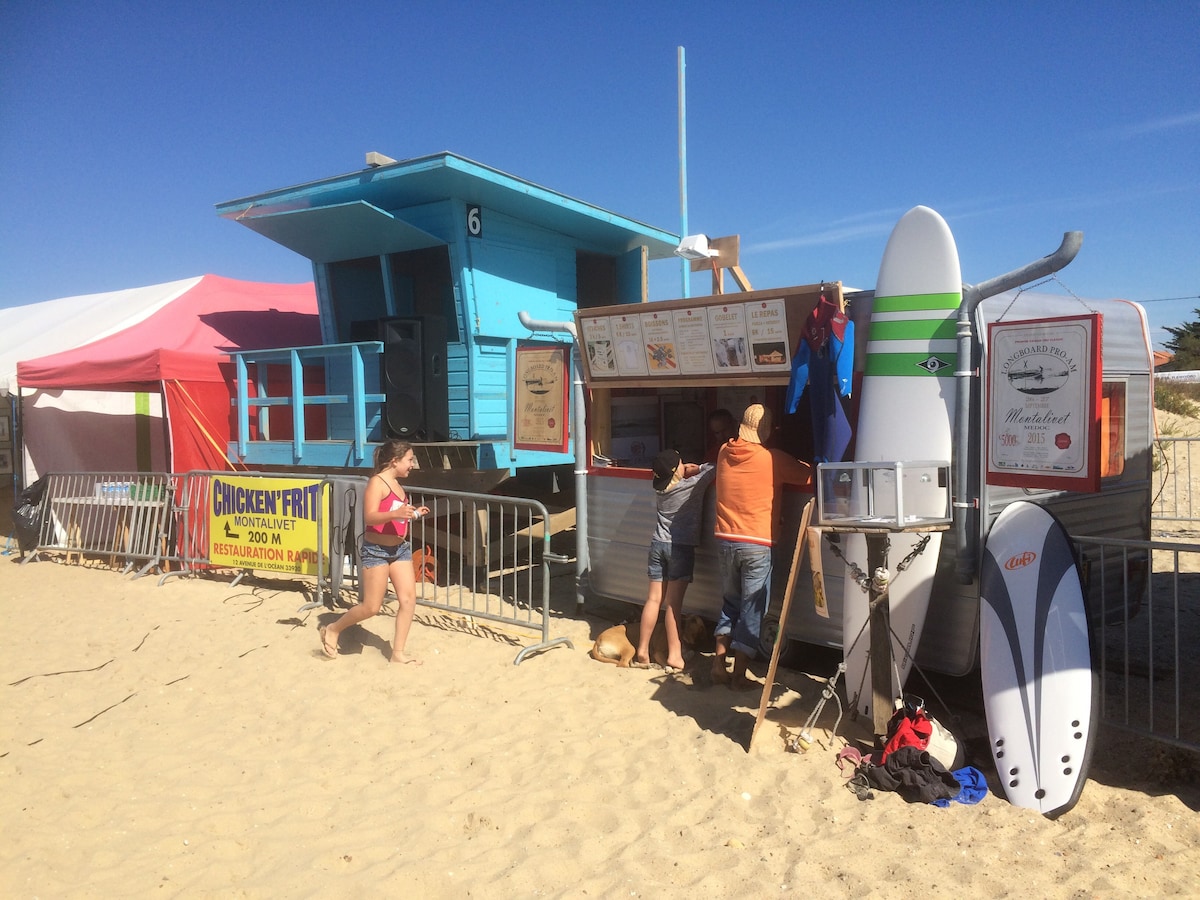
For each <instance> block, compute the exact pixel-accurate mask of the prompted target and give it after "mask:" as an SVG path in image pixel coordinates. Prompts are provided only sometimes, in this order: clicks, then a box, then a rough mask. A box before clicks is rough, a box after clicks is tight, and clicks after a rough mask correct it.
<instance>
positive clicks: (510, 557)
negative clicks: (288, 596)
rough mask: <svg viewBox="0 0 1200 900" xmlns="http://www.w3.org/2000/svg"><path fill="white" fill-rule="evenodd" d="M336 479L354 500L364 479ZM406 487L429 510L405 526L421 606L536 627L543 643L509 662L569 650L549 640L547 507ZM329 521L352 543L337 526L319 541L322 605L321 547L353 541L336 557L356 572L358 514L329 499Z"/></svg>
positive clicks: (319, 599)
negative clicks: (348, 514) (344, 555)
mask: <svg viewBox="0 0 1200 900" xmlns="http://www.w3.org/2000/svg"><path fill="white" fill-rule="evenodd" d="M335 483H336V485H337V487H338V489H339V490H340V491H341V492H342V493H343V495H345V491H346V486H347V484H355V485H356V486H357V487H358V488H359V490H358V491H357V498H356V501H355V502H357V503H361V497H362V491H363V490H365V488H366V483H367V479H366V478H361V479H346V478H340V479H337V480H336V482H335V481H334V480H333V479H329V480H327V482H326V484H327V485H329V487H330V489H331V492H332V490H333V489H334V485H335ZM405 490H406V492H407V493H408V496H409V502H411V503H412V504H413V505H414V506H427V507H429V515H427V516H425V517H423V518H422V519H420V520H418V521H415V522H413V523H412V524H411V525H410V530H409V537H410V539H411V541H412V545H413V559H414V566H415V568H416V575H417V602H418V603H419V604H421V605H423V606H428V607H432V608H434V609H440V610H444V611H446V612H451V613H458V614H460V615H463V616H466V617H468V618H470V619H485V620H488V621H492V622H502V623H505V624H508V625H516V626H518V627H521V628H532V629H537V630H540V631H541V640H540V641H539V642H538V643H536V644H533V645H531V646H529V647H525V648H524V649H522V650H521V651H520V652H519V653H518V654H517V657H516V659H515V660H514V661H513V665H519V664H520V663H521V662H522V661H523V660H524V659H525V658H526V657H528V656H529V655H530V654H532V653H537V652H540V651H542V650H547V649H549V648H551V647H555V646H558V645H560V644H561V645H565V646H567V647H572V644H571V641H570V640H569V639H568V638H565V637H559V638H551V637H550V566H549V563H550V562H551V561H552V560H553V558H554V557H553V554H551V553H550V527H549V525H550V514H549V513H548V512H547V511H546V508H545V506H543V505H542V504H541V503H539V502H537V501H536V500H526V499H522V498H519V497H501V496H496V495H492V494H472V493H466V492H461V491H450V490H441V489H434V488H417V487H406V488H405ZM331 520H332V523H331V525H332V527H333V528H334V529H339V528H345V527H348V528H349V529H350V530H349V532H348V533H349V534H350V535H351V536H352V537H353V542H352V544H345V543H343V542H342V539H341V538H340V537H339V535H338V533H337V532H336V531H335V533H334V534H333V538H334V539H333V540H332V541H322V542H321V548H320V550H321V559H320V561H319V562H318V579H317V599H316V603H314V604H312V606H317V605H323V604H324V586H325V584H326V579H325V578H324V577H323V576H324V574H325V573H326V572H328V571H329V566H328V560H327V559H326V558H325V550H326V547H327V546H330V545H332V546H336V547H338V548H339V549H341V548H342V547H343V546H345V547H347V548H349V547H350V546H352V547H353V549H354V557H353V559H352V560H343V561H342V562H343V566H345V567H347V568H349V569H352V570H354V571H357V566H358V560H359V556H358V554H359V553H360V551H361V547H362V520H361V516H357V515H355V516H354V520H353V521H350V522H346V521H345V517H344V515H343V516H341V517H339V513H338V504H336V503H335V505H334V511H333V512H332V514H331ZM347 563H348V564H349V565H348V566H347Z"/></svg>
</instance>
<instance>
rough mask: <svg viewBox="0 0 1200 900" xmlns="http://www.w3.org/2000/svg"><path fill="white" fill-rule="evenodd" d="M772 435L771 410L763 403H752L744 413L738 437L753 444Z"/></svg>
mask: <svg viewBox="0 0 1200 900" xmlns="http://www.w3.org/2000/svg"><path fill="white" fill-rule="evenodd" d="M770 436H771V411H770V410H768V409H767V408H766V407H764V406H763V405H762V404H761V403H751V404H750V405H749V406H747V407H746V411H745V412H744V413H742V425H741V427H740V428H738V437H740V438H741V439H742V440H743V441H750V443H752V444H761V443H763V442H765V441H766V439H767V438H769V437H770Z"/></svg>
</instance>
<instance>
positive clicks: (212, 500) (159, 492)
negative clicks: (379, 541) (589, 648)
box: [23, 472, 571, 664]
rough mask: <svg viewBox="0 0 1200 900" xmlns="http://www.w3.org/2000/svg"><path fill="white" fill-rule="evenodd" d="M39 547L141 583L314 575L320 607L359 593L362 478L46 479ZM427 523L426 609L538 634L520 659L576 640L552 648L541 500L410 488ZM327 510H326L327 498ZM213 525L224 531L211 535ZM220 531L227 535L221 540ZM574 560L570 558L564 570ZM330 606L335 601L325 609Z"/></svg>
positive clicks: (415, 539) (417, 531)
mask: <svg viewBox="0 0 1200 900" xmlns="http://www.w3.org/2000/svg"><path fill="white" fill-rule="evenodd" d="M45 479H46V484H45V491H44V493H43V496H42V501H41V503H40V514H41V523H40V526H39V529H38V541H37V548H36V549H35V550H34V551H33V552H32V554H31V555H29V556H27V557H26V558H25V559H24V560H23V562H25V563H28V562H30V561H32V560H34V559H37V558H39V557H41V556H45V555H46V554H49V553H57V554H65V556H66V561H67V562H73V561H75V560H78V559H82V558H83V557H84V556H87V557H93V558H100V559H105V558H107V559H108V561H109V564H110V565H112V566H113V567H118V566H121V567H123V571H124V572H125V573H129V572H133V571H135V570H136V575H138V576H140V575H145V574H147V573H149V572H151V571H154V572H157V573H158V574H159V575H160V578H159V582H158V583H159V584H160V585H161V584H162V583H163V582H165V581H166V580H167V579H168V578H172V577H180V576H183V575H188V574H195V573H197V572H199V571H207V572H215V571H218V570H227V571H233V572H235V573H236V574H235V575H234V578H233V582H232V583H233V584H235V585H236V584H237V583H238V582H239V581H240V580H241V579H242V578H243V577H245V576H246V575H247V574H249V573H250V572H252V571H253V572H267V573H270V572H280V573H290V574H310V575H314V576H315V602H313V603H310V604H306V605H305V607H302V608H314V607H317V606H324V605H333V603H334V602H335V600H337V599H340V596H341V594H342V592H343V589H344V588H345V587H346V586H347V585H350V586H351V587H352V588H353V589H355V590H356V589H357V573H358V567H359V561H360V558H361V547H362V516H361V507H362V502H363V495H364V492H365V490H366V484H367V478H365V477H360V476H345V477H342V476H336V477H326V478H320V477H313V476H311V475H298V474H294V473H292V474H288V473H260V472H255V473H252V474H251V473H230V472H188V473H187V474H183V475H169V474H165V473H154V474H146V473H134V474H131V473H72V474H65V475H64V474H51V475H47V476H45ZM409 494H410V501H411V502H412V503H413V504H414V505H417V506H428V507H429V509H430V513H429V515H428V516H426V517H424V518H423V519H421V520H419V521H417V522H414V523H412V526H411V528H410V538H411V540H412V543H413V557H414V569H415V574H416V576H417V602H418V603H420V604H422V605H424V606H428V607H432V608H435V609H439V610H443V611H446V612H450V613H457V614H460V615H462V616H464V617H467V618H468V619H470V620H475V619H483V620H489V621H493V622H500V623H505V624H509V625H515V626H518V627H521V628H528V629H534V630H536V631H538V632H540V641H539V642H537V643H535V644H533V645H532V646H527V647H525V648H524V649H522V650H521V651H520V653H518V654H517V658H516V660H515V663H517V664H519V663H520V662H522V661H523V660H524V659H526V658H527V657H528V656H529V655H530V654H532V653H536V652H539V651H541V650H545V649H548V648H550V647H554V646H557V645H559V644H564V645H566V646H568V647H570V646H571V642H570V641H569V640H568V639H567V638H551V637H550V573H549V564H550V562H551V561H552V559H554V557H553V555H552V554H551V553H550V552H549V549H550V515H549V513H548V512H547V511H546V508H545V507H544V506H543V505H542V504H541V503H538V502H537V501H534V500H525V499H522V498H517V497H500V496H493V495H489V494H473V493H466V492H461V491H449V490H435V489H425V488H413V489H411V490H410V491H409ZM320 498H324V499H323V500H321V499H320ZM214 523H219V524H216V525H214ZM214 528H216V529H218V530H217V531H216V532H214V530H213V529H214ZM564 561H565V560H564ZM327 599H328V603H327V602H326V600H327Z"/></svg>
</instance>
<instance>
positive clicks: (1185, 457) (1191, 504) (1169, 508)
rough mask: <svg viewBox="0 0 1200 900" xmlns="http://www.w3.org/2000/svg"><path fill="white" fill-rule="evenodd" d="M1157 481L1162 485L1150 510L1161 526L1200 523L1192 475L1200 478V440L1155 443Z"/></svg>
mask: <svg viewBox="0 0 1200 900" xmlns="http://www.w3.org/2000/svg"><path fill="white" fill-rule="evenodd" d="M1154 443H1155V448H1156V450H1157V454H1158V455H1157V456H1156V457H1155V459H1154V462H1155V474H1156V476H1157V478H1156V480H1157V481H1158V483H1159V484H1160V485H1161V487H1160V488H1159V490H1158V493H1157V495H1156V496H1155V497H1154V501H1153V505H1152V506H1151V507H1150V516H1151V518H1152V519H1153V520H1155V521H1160V522H1200V508H1197V504H1198V499H1197V498H1196V497H1195V496H1193V491H1192V475H1193V474H1200V469H1197V468H1196V467H1194V466H1193V461H1195V462H1196V464H1197V465H1200V438H1187V437H1164V438H1159V439H1158V440H1156V441H1155V442H1154Z"/></svg>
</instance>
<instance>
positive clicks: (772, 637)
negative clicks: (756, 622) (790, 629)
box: [758, 613, 792, 659]
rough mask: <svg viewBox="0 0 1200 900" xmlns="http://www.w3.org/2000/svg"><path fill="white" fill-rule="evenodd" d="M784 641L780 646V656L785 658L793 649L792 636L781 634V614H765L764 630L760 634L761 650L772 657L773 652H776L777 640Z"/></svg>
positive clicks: (765, 655) (759, 647) (768, 657)
mask: <svg viewBox="0 0 1200 900" xmlns="http://www.w3.org/2000/svg"><path fill="white" fill-rule="evenodd" d="M776 641H782V642H783V645H782V646H781V647H780V648H779V658H780V659H783V658H784V657H785V656H787V654H788V650H790V649H791V643H792V641H791V638H789V637H788V636H787V635H786V634H781V633H780V630H779V616H777V615H775V614H774V613H768V614H767V615H765V616H763V620H762V631H761V632H760V633H759V636H758V649H759V652H760V653H761V654H762V655H763V656H764V657H766V658H767V659H770V658H771V654H772V653H774V652H775V642H776Z"/></svg>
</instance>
